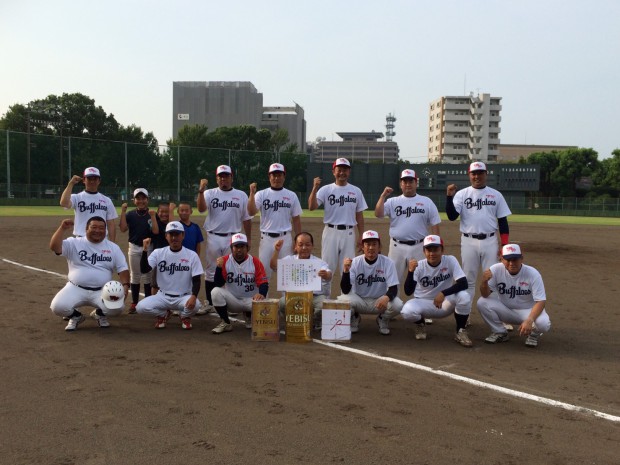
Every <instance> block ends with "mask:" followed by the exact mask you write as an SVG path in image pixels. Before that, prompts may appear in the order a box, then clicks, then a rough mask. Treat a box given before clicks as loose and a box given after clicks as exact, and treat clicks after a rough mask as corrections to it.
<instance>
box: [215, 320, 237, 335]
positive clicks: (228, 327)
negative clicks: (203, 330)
mask: <svg viewBox="0 0 620 465" xmlns="http://www.w3.org/2000/svg"><path fill="white" fill-rule="evenodd" d="M232 330H233V325H232V323H226V322H225V321H222V322H221V323H220V324H219V325H217V326H216V327H215V328H213V329H212V330H211V332H212V333H213V334H222V333H228V332H230V331H232Z"/></svg>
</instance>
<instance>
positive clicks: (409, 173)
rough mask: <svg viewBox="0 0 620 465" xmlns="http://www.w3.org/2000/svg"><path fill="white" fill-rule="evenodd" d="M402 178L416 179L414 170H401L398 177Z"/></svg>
mask: <svg viewBox="0 0 620 465" xmlns="http://www.w3.org/2000/svg"><path fill="white" fill-rule="evenodd" d="M404 178H413V179H418V177H417V176H416V175H415V171H413V170H403V172H402V173H400V179H404Z"/></svg>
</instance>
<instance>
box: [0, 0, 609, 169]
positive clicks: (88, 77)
mask: <svg viewBox="0 0 620 465" xmlns="http://www.w3.org/2000/svg"><path fill="white" fill-rule="evenodd" d="M0 44H1V45H0V69H1V70H2V71H1V72H0V114H4V113H5V112H6V111H7V110H8V108H9V106H10V105H13V104H15V103H27V102H29V101H30V100H34V99H37V98H45V97H46V96H47V95H50V94H57V95H60V94H62V93H64V92H67V93H73V92H80V93H83V94H85V95H88V96H89V97H91V98H93V99H95V102H96V104H97V105H101V106H102V107H103V109H104V110H105V111H106V112H107V113H113V114H114V116H115V117H116V119H117V120H118V121H119V123H121V124H124V125H129V124H136V125H138V126H140V127H141V128H142V129H143V130H144V131H145V132H147V131H152V132H153V133H154V134H155V136H156V137H157V139H158V141H159V142H160V144H164V143H165V142H166V140H167V139H169V138H170V137H171V136H172V118H173V114H172V82H173V81H251V82H252V83H253V84H254V85H255V86H256V88H257V89H258V91H259V92H262V94H263V102H264V104H265V105H269V106H271V105H293V102H297V103H299V104H300V105H301V106H302V107H303V108H304V110H305V116H306V121H307V135H308V137H307V139H308V140H309V141H310V140H314V139H315V138H317V137H326V138H327V139H328V140H331V139H334V140H340V139H339V138H338V136H336V134H335V133H336V132H339V131H371V130H375V131H380V132H384V133H385V116H386V115H387V114H388V113H390V112H392V113H394V114H395V115H396V118H397V121H396V129H395V130H396V133H397V134H396V137H395V138H394V140H395V141H396V142H398V144H399V147H400V150H401V157H402V158H405V159H407V160H410V161H412V162H414V163H423V162H425V161H426V152H427V145H426V142H427V139H428V106H429V103H430V102H431V101H432V100H434V99H436V98H438V97H440V96H442V95H463V94H464V93H467V94H468V93H469V92H474V93H478V92H480V93H482V92H484V93H490V94H491V95H492V96H497V97H502V107H503V108H502V113H501V115H502V122H501V129H502V132H501V134H500V138H501V143H504V144H541V145H576V146H580V147H592V148H594V149H595V150H596V151H598V153H599V158H606V157H608V156H609V155H610V154H611V151H612V150H614V149H615V148H620V131H618V120H619V118H618V114H617V110H618V109H619V108H620V97H619V95H620V1H617V0H589V1H586V0H582V1H576V0H518V1H507V0H505V1H495V0H489V1H483V0H450V1H442V0H437V1H426V2H421V1H415V0H402V1H391V0H384V1H381V2H379V1H369V0H351V1H344V0H343V1H338V0H330V1H326V0H312V1H303V0H262V1H256V0H253V1H249V0H236V1H227V2H224V1H217V2H216V1H209V0H201V1H198V0H185V1H174V2H172V1H153V0H151V1H145V0H141V1H138V0H136V1H132V0H123V1H118V0H106V1H105V2H90V1H73V0H55V1H49V0H42V1H40V0H0Z"/></svg>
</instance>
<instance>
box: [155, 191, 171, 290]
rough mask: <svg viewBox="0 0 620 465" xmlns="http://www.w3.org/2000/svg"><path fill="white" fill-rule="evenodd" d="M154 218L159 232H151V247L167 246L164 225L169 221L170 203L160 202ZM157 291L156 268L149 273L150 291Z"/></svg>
mask: <svg viewBox="0 0 620 465" xmlns="http://www.w3.org/2000/svg"><path fill="white" fill-rule="evenodd" d="M155 220H156V221H157V228H158V229H159V233H157V234H153V238H152V240H151V244H152V245H153V249H161V248H163V247H168V241H167V240H166V226H167V225H168V222H169V221H170V204H169V203H168V202H161V203H160V204H159V205H158V206H157V214H156V215H155ZM158 291H159V286H158V285H157V270H153V272H152V273H151V292H152V293H153V294H155V293H157V292H158Z"/></svg>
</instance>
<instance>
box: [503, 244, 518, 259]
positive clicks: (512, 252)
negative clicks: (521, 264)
mask: <svg viewBox="0 0 620 465" xmlns="http://www.w3.org/2000/svg"><path fill="white" fill-rule="evenodd" d="M521 257H523V255H522V254H521V247H519V246H518V245H517V244H506V245H505V246H504V247H502V258H504V259H506V260H512V259H514V258H521Z"/></svg>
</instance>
